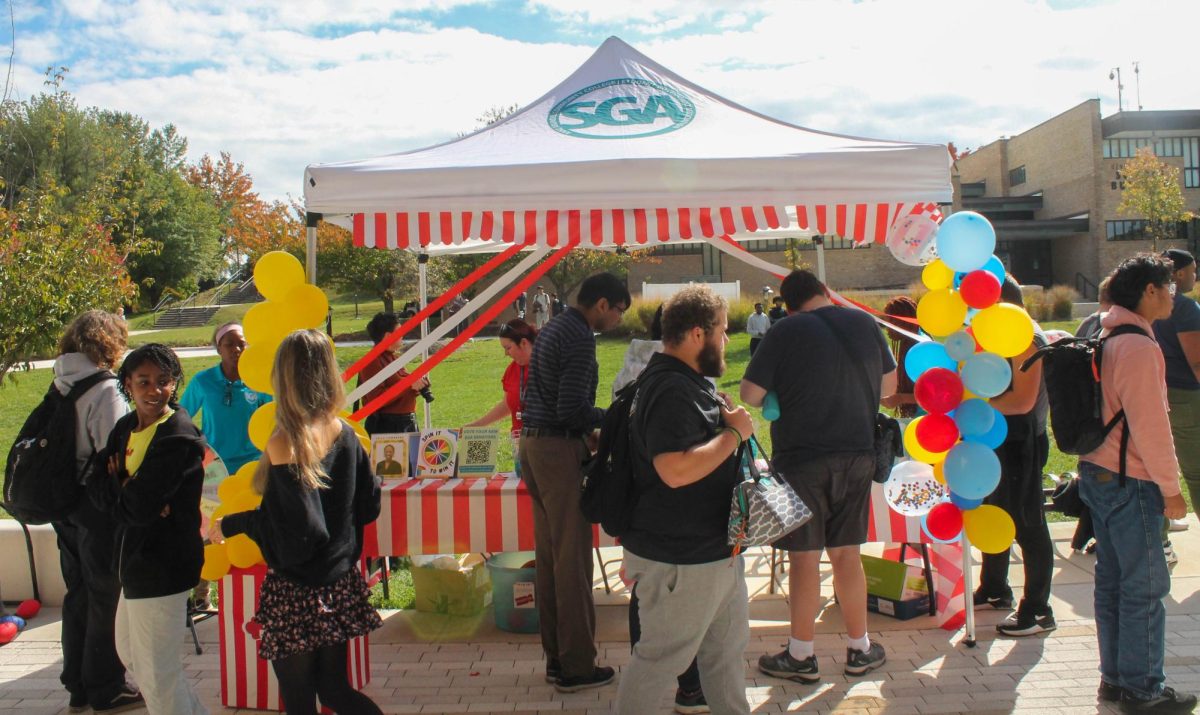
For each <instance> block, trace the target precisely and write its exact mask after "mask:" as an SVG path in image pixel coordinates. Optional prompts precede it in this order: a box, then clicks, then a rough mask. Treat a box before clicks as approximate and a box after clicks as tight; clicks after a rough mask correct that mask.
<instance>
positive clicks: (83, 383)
mask: <svg viewBox="0 0 1200 715" xmlns="http://www.w3.org/2000/svg"><path fill="white" fill-rule="evenodd" d="M115 379H117V376H116V375H114V374H112V372H110V371H108V370H99V371H97V372H94V373H92V374H91V375H88V376H87V377H85V378H83V379H82V380H80V381H79V382H77V383H75V384H74V385H71V389H70V390H69V391H67V394H65V395H63V399H64V400H66V401H67V402H70V403H72V404H74V402H75V401H76V400H78V399H79V398H80V397H83V396H84V394H85V393H87V391H88V390H90V389H92V388H93V387H95V386H96V385H98V384H99V383H101V382H104V381H105V380H115ZM50 389H51V390H57V389H58V388H57V387H55V386H54V383H50Z"/></svg>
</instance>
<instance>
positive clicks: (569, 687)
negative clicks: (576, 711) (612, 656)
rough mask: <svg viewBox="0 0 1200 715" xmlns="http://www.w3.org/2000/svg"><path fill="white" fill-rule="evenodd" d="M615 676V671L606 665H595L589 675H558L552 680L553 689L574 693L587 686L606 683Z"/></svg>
mask: <svg viewBox="0 0 1200 715" xmlns="http://www.w3.org/2000/svg"><path fill="white" fill-rule="evenodd" d="M614 677H616V671H614V670H613V669H612V668H609V667H608V666H606V665H598V666H596V667H595V668H594V669H593V670H592V672H591V673H590V674H589V675H582V676H579V677H577V678H563V677H559V679H558V680H556V681H554V689H555V690H557V691H558V692H560V693H575V692H578V691H580V690H587V689H588V688H598V687H600V686H601V685H608V684H609V683H611V682H612V681H613V678H614Z"/></svg>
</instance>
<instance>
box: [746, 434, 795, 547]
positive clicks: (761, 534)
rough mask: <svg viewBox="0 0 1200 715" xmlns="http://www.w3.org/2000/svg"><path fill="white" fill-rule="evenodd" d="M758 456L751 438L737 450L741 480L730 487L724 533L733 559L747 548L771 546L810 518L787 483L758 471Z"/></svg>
mask: <svg viewBox="0 0 1200 715" xmlns="http://www.w3.org/2000/svg"><path fill="white" fill-rule="evenodd" d="M762 453H763V452H762V446H761V445H760V444H759V443H758V440H757V439H755V438H754V437H753V436H751V437H750V439H748V440H747V441H746V442H745V443H743V444H742V446H741V448H740V449H739V450H738V473H739V475H740V476H741V478H742V479H741V481H740V482H739V483H738V485H737V486H735V487H734V488H733V497H732V499H731V500H730V505H729V532H728V535H729V543H730V544H731V545H732V546H733V553H734V555H735V556H736V555H737V554H738V553H739V552H740V551H741V550H742V549H743V548H745V547H747V546H766V545H767V544H771V543H774V542H776V541H778V540H779V539H781V538H783V537H784V536H786V535H788V534H790V533H792V532H793V531H795V530H796V529H799V528H800V527H801V526H804V524H805V523H807V522H808V520H809V519H811V518H812V511H811V510H810V509H809V508H808V505H807V504H805V503H804V501H803V500H802V499H801V498H800V497H799V495H797V494H796V491H795V490H794V489H792V487H791V485H790V484H788V483H787V482H785V481H784V480H783V479H780V478H779V477H776V476H774V475H773V474H771V472H770V471H766V472H764V471H762V470H760V469H759V467H758V465H757V464H756V463H755V457H756V454H757V455H762Z"/></svg>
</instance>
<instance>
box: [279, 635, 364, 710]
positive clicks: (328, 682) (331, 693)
mask: <svg viewBox="0 0 1200 715" xmlns="http://www.w3.org/2000/svg"><path fill="white" fill-rule="evenodd" d="M271 667H273V668H274V669H275V677H277V678H279V692H280V694H281V695H282V696H283V705H284V708H285V710H286V712H287V713H288V715H316V714H317V698H320V699H321V704H322V705H324V706H325V707H327V708H329V709H330V710H332V711H334V712H335V713H337V714H338V715H383V711H382V710H380V709H379V706H378V705H376V704H375V703H374V702H373V701H372V700H371V699H370V698H368V697H367V696H366V695H363V694H362V693H360V692H358V691H357V690H355V689H354V688H352V687H350V678H349V676H348V675H347V673H346V644H345V643H337V644H334V645H330V646H325V647H324V648H320V649H318V650H315V651H306V652H304V653H298V654H297V655H293V656H290V657H288V658H281V659H279V660H273V661H271Z"/></svg>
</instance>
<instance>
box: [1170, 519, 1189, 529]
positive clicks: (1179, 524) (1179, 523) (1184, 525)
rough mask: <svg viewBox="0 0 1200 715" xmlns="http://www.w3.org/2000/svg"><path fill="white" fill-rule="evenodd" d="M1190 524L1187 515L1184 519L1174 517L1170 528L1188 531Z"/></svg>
mask: <svg viewBox="0 0 1200 715" xmlns="http://www.w3.org/2000/svg"><path fill="white" fill-rule="evenodd" d="M1189 526H1191V524H1189V523H1188V520H1187V518H1186V517H1185V518H1183V519H1172V520H1171V527H1170V529H1171V531H1187V530H1188V527H1189Z"/></svg>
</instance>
